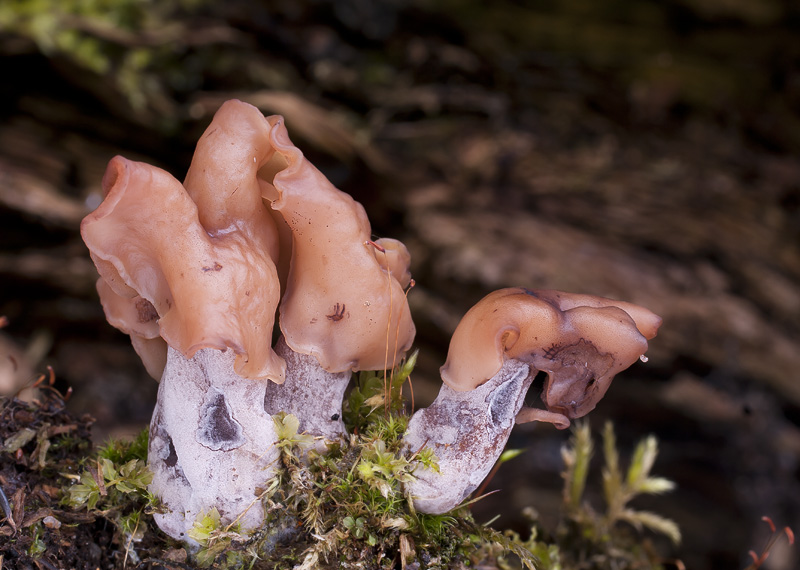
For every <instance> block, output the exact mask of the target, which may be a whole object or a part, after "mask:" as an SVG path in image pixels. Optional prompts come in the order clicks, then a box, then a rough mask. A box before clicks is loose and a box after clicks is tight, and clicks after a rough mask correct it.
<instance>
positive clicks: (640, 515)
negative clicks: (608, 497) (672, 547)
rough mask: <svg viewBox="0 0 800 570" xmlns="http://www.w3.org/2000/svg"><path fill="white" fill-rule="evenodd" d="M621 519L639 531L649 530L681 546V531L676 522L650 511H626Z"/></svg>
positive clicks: (621, 515)
mask: <svg viewBox="0 0 800 570" xmlns="http://www.w3.org/2000/svg"><path fill="white" fill-rule="evenodd" d="M620 519H621V520H624V521H627V522H629V523H631V524H632V525H633V526H635V527H636V528H638V529H641V527H643V526H644V527H646V528H649V529H650V530H652V531H654V532H658V533H661V534H663V535H666V536H667V537H669V539H670V540H672V542H673V543H674V544H676V545H677V544H680V542H681V531H680V528H679V527H678V525H677V524H676V523H675V521H672V520H670V519H668V518H665V517H662V516H661V515H657V514H655V513H651V512H649V511H632V510H628V509H626V510H624V511H622V513H621V514H620Z"/></svg>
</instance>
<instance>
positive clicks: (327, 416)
mask: <svg viewBox="0 0 800 570" xmlns="http://www.w3.org/2000/svg"><path fill="white" fill-rule="evenodd" d="M275 352H276V353H277V354H278V356H280V357H282V358H283V359H284V360H285V361H286V380H285V381H284V383H283V384H274V383H270V384H269V385H268V386H267V387H266V392H265V397H264V409H265V410H266V412H267V413H268V414H271V415H274V414H277V413H278V412H286V413H287V414H293V415H294V416H295V417H297V419H298V420H300V426H299V428H298V431H299V432H300V433H303V432H305V433H306V434H308V435H312V436H314V438H315V440H316V441H315V445H314V448H315V449H316V450H317V451H318V452H325V451H326V447H327V446H326V442H336V441H342V440H344V439H345V437H346V431H345V427H344V422H343V421H342V400H343V399H344V392H345V390H346V389H347V385H348V383H349V382H350V376H351V373H350V372H349V371H347V372H328V371H326V370H325V369H323V368H322V366H320V364H319V361H317V359H316V358H315V357H314V356H311V355H309V354H301V353H299V352H295V351H293V350H292V349H291V348H289V346H288V345H287V344H286V341H285V340H284V338H283V337H280V338H279V339H278V342H277V344H276V345H275Z"/></svg>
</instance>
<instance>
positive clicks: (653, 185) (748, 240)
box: [0, 0, 800, 570]
mask: <svg viewBox="0 0 800 570" xmlns="http://www.w3.org/2000/svg"><path fill="white" fill-rule="evenodd" d="M798 38H800V8H798V5H797V4H796V3H795V2H792V1H790V0H759V1H757V2H756V1H748V0H667V1H663V2H656V1H638V2H636V1H632V0H631V1H628V0H616V1H606V2H593V1H589V0H565V1H560V2H555V1H539V2H521V1H520V2H513V1H510V0H498V1H495V2H492V3H484V2H478V1H477V0H475V1H470V0H465V1H455V0H450V1H433V0H393V1H384V2H372V1H369V0H341V1H337V2H334V1H332V0H299V1H285V2H281V1H276V2H263V3H255V2H244V1H237V0H234V1H230V2H225V3H224V4H223V3H216V2H203V1H200V0H194V1H193V0H173V1H172V2H156V1H155V0H143V1H133V0H121V1H119V2H113V3H106V2H102V1H100V0H94V1H88V2H78V1H77V0H75V1H72V2H71V1H56V0H35V1H34V0H25V1H18V0H17V1H7V2H3V3H2V4H0V78H2V79H0V315H5V316H6V317H7V318H8V321H9V323H10V324H9V325H8V326H7V327H6V328H5V329H3V332H2V336H0V342H1V343H2V344H0V355H3V356H6V358H3V359H2V360H3V362H2V363H1V364H0V382H3V383H5V385H6V386H7V387H6V389H7V390H11V391H13V390H14V388H12V387H11V386H12V385H13V382H25V381H30V380H31V379H33V378H35V377H36V376H37V375H38V373H40V372H42V371H43V370H44V369H45V366H46V365H48V364H49V365H52V366H53V368H54V369H55V372H56V375H57V378H58V382H59V386H60V387H62V388H63V389H65V388H66V387H67V386H72V387H73V389H74V392H73V396H72V398H71V401H70V405H71V407H72V409H73V410H74V411H76V412H84V411H89V412H91V413H92V414H93V415H94V416H95V417H96V418H97V420H98V425H97V428H98V429H97V432H96V435H97V438H98V439H99V440H102V439H103V438H105V437H107V436H108V435H109V434H111V433H115V434H120V433H131V432H133V431H135V430H137V429H139V428H140V427H141V426H143V425H145V424H146V423H147V421H148V420H149V414H150V411H151V409H152V404H153V400H154V397H155V391H156V387H157V384H156V382H155V381H153V380H152V379H150V378H149V377H148V376H147V375H146V374H145V372H144V370H143V368H142V366H141V364H140V363H139V361H138V359H137V357H136V356H135V354H134V352H133V350H132V349H131V348H130V345H129V342H128V340H127V337H125V336H124V335H122V334H121V333H118V332H116V331H115V330H114V329H112V328H111V327H110V326H108V325H106V324H105V320H104V317H103V314H102V310H101V309H100V306H99V303H98V301H97V298H96V294H95V292H94V281H95V279H96V274H95V272H94V268H93V266H92V264H91V262H90V260H89V258H88V253H87V251H86V249H85V247H84V246H83V244H82V242H81V240H80V237H79V234H78V225H79V222H80V219H81V218H82V217H83V216H84V215H85V214H86V213H87V212H88V211H90V210H91V209H92V208H93V207H95V206H96V205H97V203H98V202H99V200H100V180H101V177H102V174H103V171H104V169H105V164H106V163H107V161H108V160H109V159H110V158H111V157H112V156H114V155H115V154H118V153H120V154H124V155H125V156H127V157H128V158H133V159H138V160H147V161H148V162H151V163H154V164H156V165H159V166H162V167H164V168H166V169H168V170H169V171H170V172H172V173H173V174H174V175H175V176H176V177H177V178H179V179H180V178H182V177H183V174H184V172H185V171H186V168H187V166H188V164H189V160H190V158H191V152H192V149H193V147H194V144H195V141H196V139H197V137H198V136H199V135H200V133H201V132H202V131H203V129H204V128H205V126H206V125H207V124H208V122H209V121H210V119H211V116H212V114H213V112H214V111H215V110H216V108H217V107H218V106H219V104H220V103H221V102H222V101H224V100H226V99H228V98H231V97H238V98H241V99H243V100H246V101H249V102H251V103H253V104H256V105H257V106H259V107H260V108H261V109H262V110H263V111H264V112H265V113H267V114H272V113H280V114H283V115H284V116H285V117H286V119H287V124H288V127H289V132H290V134H291V136H292V139H293V140H294V142H295V143H296V144H297V145H298V146H299V147H300V148H301V149H303V151H304V152H305V153H306V155H307V156H308V157H309V158H310V159H311V160H312V162H314V163H315V164H316V165H317V166H318V167H319V168H320V169H322V170H323V171H324V172H325V173H326V174H327V175H328V176H329V177H330V178H331V180H332V181H333V182H334V183H335V184H336V185H338V186H339V187H340V188H342V189H344V190H345V191H347V192H349V193H351V194H352V195H353V196H354V197H356V199H358V200H359V201H361V202H362V203H363V204H364V205H365V207H366V208H367V211H368V213H369V215H370V219H371V221H372V224H373V231H374V233H375V234H376V235H378V236H391V237H396V238H399V239H401V240H403V241H404V242H405V243H406V244H407V245H408V247H409V249H410V250H411V253H412V257H413V265H412V270H413V273H414V277H415V279H416V283H417V286H416V287H415V289H414V290H413V291H412V293H411V295H410V298H409V299H410V303H411V306H412V311H413V312H414V315H415V320H416V323H417V328H418V335H417V345H418V346H419V347H420V349H421V356H420V364H419V367H418V370H417V372H416V373H415V374H414V376H413V383H414V388H415V400H416V404H417V405H421V404H425V403H426V402H429V401H431V399H432V398H433V397H435V394H436V390H437V389H438V384H439V380H438V373H437V369H438V367H439V366H440V365H441V364H442V363H443V361H444V355H445V352H446V349H447V343H448V339H449V336H450V334H451V333H452V330H453V329H454V328H455V325H456V324H457V323H458V319H459V318H460V317H461V315H462V314H463V313H464V312H465V311H466V310H467V308H469V306H471V305H472V304H473V303H475V302H476V301H477V300H478V299H480V297H482V296H483V295H484V294H486V293H487V292H488V291H490V290H493V289H496V288H500V287H504V286H513V285H521V286H527V287H531V288H558V289H563V290H567V291H574V292H586V293H592V294H597V295H603V296H608V297H613V298H619V299H625V300H629V301H633V302H636V303H639V304H642V305H644V306H646V307H648V308H650V309H652V310H653V311H655V312H657V313H659V314H660V315H661V316H663V317H664V326H663V327H662V329H661V332H660V333H659V336H658V337H657V338H656V339H654V340H653V341H652V342H651V350H650V352H649V353H648V355H649V357H650V361H649V362H648V363H647V364H636V365H635V366H633V367H632V368H631V369H630V370H629V371H627V372H625V373H624V374H622V375H620V376H619V377H618V378H617V379H616V380H615V382H614V385H613V386H612V388H611V390H610V392H609V394H608V396H607V397H606V399H605V400H604V401H603V402H602V403H601V404H600V405H599V406H598V408H597V410H596V411H595V412H593V413H592V414H591V421H592V425H593V426H594V427H595V428H598V429H599V428H600V427H601V426H602V424H603V422H604V421H605V420H606V419H613V420H614V422H615V425H616V430H617V437H618V439H619V441H620V444H621V445H622V447H623V449H625V450H628V451H630V449H631V447H632V446H633V444H634V443H635V441H636V440H638V439H639V438H641V437H643V436H644V435H646V434H648V433H654V434H656V435H657V436H658V437H659V439H660V441H661V450H662V451H661V455H660V456H659V459H658V461H657V463H656V467H655V472H656V474H658V475H663V476H666V477H669V478H672V479H674V480H675V481H676V482H677V483H678V489H677V490H676V491H674V492H673V493H671V494H670V495H666V496H663V497H657V498H653V499H649V500H647V501H643V502H641V503H638V504H637V505H635V506H638V507H640V508H649V509H653V510H655V511H657V512H659V513H662V514H664V515H666V516H669V517H672V518H674V519H675V520H676V521H677V522H678V523H679V524H680V525H681V528H682V530H683V534H684V541H683V544H682V545H681V546H680V547H678V548H674V549H672V550H670V548H669V546H668V545H665V546H664V548H665V554H666V555H667V556H670V557H674V558H680V559H681V560H682V561H683V562H684V563H685V564H686V565H687V567H689V568H708V569H717V568H719V569H723V568H725V569H731V568H743V567H744V566H745V565H746V564H747V563H748V559H747V551H748V550H750V549H755V550H758V549H760V547H761V545H762V543H763V541H764V540H765V538H766V536H767V529H766V525H765V524H764V523H763V522H761V520H760V519H761V517H762V516H765V515H767V516H770V517H772V518H773V519H774V520H775V521H776V523H777V524H779V525H791V526H793V527H794V528H795V529H796V530H800V425H798V424H800V380H799V379H798V376H800V373H799V372H798V370H800V160H798V156H799V155H800V39H798ZM567 436H568V434H567V433H565V432H558V431H556V430H555V429H553V428H552V427H550V426H545V425H526V426H521V427H518V428H516V429H515V431H514V434H513V435H512V438H511V441H510V444H509V445H510V446H512V447H516V448H526V449H527V452H526V453H525V454H523V455H522V456H521V457H519V458H517V459H515V460H514V461H513V462H511V463H509V464H507V465H504V466H503V468H502V469H501V470H500V472H499V474H498V475H497V477H496V478H495V479H494V480H493V481H492V482H491V485H490V487H489V488H490V489H493V488H498V489H501V492H499V493H497V494H495V495H493V496H491V497H490V498H488V499H486V500H484V501H482V502H480V503H479V504H478V505H476V507H475V512H476V515H477V517H478V519H479V520H488V519H490V518H491V517H493V516H494V515H495V514H497V513H500V514H502V516H501V518H500V519H499V520H498V521H497V522H495V523H494V524H495V526H496V527H498V528H515V529H517V530H519V531H524V530H525V528H526V527H525V522H524V520H523V518H522V517H521V514H520V513H521V511H522V509H523V508H524V507H526V506H535V507H536V508H537V509H538V511H539V512H540V515H541V517H542V520H543V521H544V522H545V523H546V524H553V523H554V522H555V517H556V516H557V509H558V502H559V500H560V496H559V489H560V483H561V481H560V478H559V475H558V472H559V470H560V469H561V462H560V456H559V449H560V446H561V445H562V444H563V443H564V442H565V441H566V438H567ZM594 475H595V477H594V479H595V481H599V465H598V471H596V472H595V473H594ZM595 498H596V497H595ZM596 506H597V507H598V508H599V507H600V506H601V503H600V502H597V503H596ZM784 545H785V541H781V543H780V544H779V546H778V547H776V549H775V550H774V551H773V553H772V556H771V557H770V559H769V561H768V565H769V566H768V567H769V568H772V569H775V570H783V569H790V568H796V567H797V561H798V555H797V552H796V550H795V551H791V550H789V549H786V548H784V547H783V546H784Z"/></svg>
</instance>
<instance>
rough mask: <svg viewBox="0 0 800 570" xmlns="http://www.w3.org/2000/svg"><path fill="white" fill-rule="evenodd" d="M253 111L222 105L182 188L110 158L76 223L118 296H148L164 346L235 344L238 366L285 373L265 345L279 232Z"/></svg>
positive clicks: (268, 374)
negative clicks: (262, 184) (88, 208)
mask: <svg viewBox="0 0 800 570" xmlns="http://www.w3.org/2000/svg"><path fill="white" fill-rule="evenodd" d="M253 112H255V113H256V114H257V115H258V117H260V120H261V121H262V122H263V117H262V116H261V114H260V113H259V112H258V111H257V110H256V109H255V108H253V107H251V106H249V105H245V104H243V103H238V102H236V103H234V104H231V105H226V106H223V108H222V109H221V110H220V112H219V113H218V114H217V116H215V118H214V121H212V123H211V125H210V126H209V128H208V130H207V131H206V134H205V135H204V136H203V138H202V139H201V141H200V143H199V144H198V152H197V156H196V157H195V159H194V160H193V162H192V167H191V169H190V172H189V175H188V176H187V185H189V191H188V192H187V190H186V189H184V187H183V186H182V185H181V184H180V183H179V182H178V181H177V180H175V179H174V178H173V177H172V176H171V175H169V174H168V173H166V172H165V171H163V170H161V169H158V168H155V167H153V166H150V165H147V164H143V163H137V162H132V161H129V160H126V159H124V158H122V157H116V158H114V159H113V160H112V161H111V162H110V163H109V167H108V170H107V172H106V176H105V177H104V180H103V185H104V189H105V191H106V194H107V195H106V199H105V200H104V202H103V203H102V204H101V205H100V207H98V208H97V210H95V211H94V212H92V213H91V214H89V215H88V216H87V217H86V218H85V219H84V221H83V223H82V225H81V233H82V235H83V238H84V241H85V242H86V244H87V246H88V247H89V249H90V251H91V254H92V259H93V260H94V261H95V264H96V266H97V268H98V271H99V272H100V275H101V278H102V279H103V280H104V281H105V282H106V283H107V284H108V286H109V288H110V289H111V290H113V292H114V293H116V294H117V295H119V296H121V297H124V298H130V299H133V298H135V297H137V296H138V297H141V298H142V299H145V300H147V301H148V302H150V303H151V304H152V305H153V307H154V309H155V311H156V313H157V315H158V328H159V333H160V335H161V337H162V338H163V339H164V340H166V342H167V343H168V344H169V345H170V346H172V347H174V348H176V349H177V350H179V351H180V352H181V353H183V355H184V356H185V357H187V358H190V357H191V356H192V355H193V354H194V353H195V352H196V351H197V350H199V349H201V348H216V349H219V350H224V349H226V348H231V349H232V350H233V351H234V352H235V353H236V355H237V358H236V362H235V370H236V372H237V373H238V374H239V375H241V376H244V377H247V378H270V379H271V380H274V381H276V382H282V381H283V374H284V368H285V363H284V362H283V360H282V359H281V358H280V357H278V356H277V355H276V354H275V353H274V352H273V351H272V348H271V347H270V344H271V339H272V326H273V323H274V315H275V309H276V307H277V304H278V299H279V283H278V278H277V272H276V269H275V262H274V261H273V259H272V256H273V255H276V252H277V246H276V244H275V242H276V235H277V232H276V230H275V224H274V221H273V220H272V218H271V216H270V214H269V211H268V210H267V209H266V207H265V206H263V204H262V202H261V197H260V196H261V192H260V188H259V183H258V181H257V178H256V172H257V171H258V169H259V168H260V167H261V166H263V165H264V164H265V163H266V161H268V160H269V158H270V157H271V152H270V151H269V148H268V145H266V142H265V140H266V139H265V137H266V135H267V132H268V131H267V130H266V129H261V131H259V130H258V129H257V128H253V127H251V123H252V122H253V118H254V115H253ZM242 141H244V142H242ZM217 147H219V148H221V150H219V152H217V151H216V150H215V149H217ZM228 147H235V152H233V154H230V153H229V148H228ZM223 161H224V162H223ZM190 194H191V195H192V197H194V198H195V200H196V202H195V201H193V199H192V197H190ZM198 204H199V205H200V206H202V211H200V210H199V209H198ZM204 223H205V224H207V225H208V227H206V226H204V225H203V224H204ZM109 306H110V305H109ZM117 316H119V314H117ZM117 326H119V323H117ZM126 328H127V329H128V330H129V331H134V332H135V329H136V325H135V323H128V324H127V325H126ZM123 330H125V329H123ZM137 336H139V335H137Z"/></svg>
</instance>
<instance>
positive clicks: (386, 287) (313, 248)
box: [262, 116, 415, 372]
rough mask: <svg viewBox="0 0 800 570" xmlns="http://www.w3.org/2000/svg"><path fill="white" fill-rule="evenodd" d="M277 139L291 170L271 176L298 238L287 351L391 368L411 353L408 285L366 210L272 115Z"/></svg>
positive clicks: (285, 327)
mask: <svg viewBox="0 0 800 570" xmlns="http://www.w3.org/2000/svg"><path fill="white" fill-rule="evenodd" d="M267 120H268V121H269V122H270V124H271V125H272V130H271V131H270V140H271V144H272V146H273V147H274V148H275V150H276V151H277V152H278V153H279V154H280V155H281V156H282V157H283V159H284V161H285V162H286V167H285V168H283V169H281V170H277V171H275V172H274V175H273V176H272V178H271V179H268V178H267V179H264V178H263V177H264V173H263V172H262V196H263V197H264V198H265V199H266V200H269V201H271V205H272V208H273V209H274V210H276V211H277V212H279V213H280V215H281V216H282V218H283V220H284V221H285V223H286V225H287V226H288V228H289V230H290V231H291V234H292V248H291V263H290V266H289V272H288V277H287V282H286V291H285V293H284V296H283V299H282V301H281V305H280V327H281V331H282V332H283V334H284V338H285V340H286V343H287V344H288V346H289V347H290V348H291V349H292V350H294V351H296V352H300V353H302V354H311V355H313V356H315V357H316V358H317V360H318V361H319V363H320V365H321V366H322V367H323V368H324V369H325V370H327V371H329V372H343V371H346V370H375V369H381V368H384V367H387V366H388V367H391V366H392V365H393V364H394V362H395V361H396V360H398V359H399V358H401V357H402V355H403V354H404V353H405V352H406V351H407V350H408V349H409V348H410V346H411V343H412V341H413V338H414V333H415V328H414V323H413V322H412V320H411V314H410V311H409V308H408V302H407V300H406V297H405V294H404V291H403V288H402V286H401V284H400V283H399V282H398V280H397V278H395V277H394V276H393V275H392V274H390V272H389V271H387V270H386V268H385V267H384V266H382V265H381V263H379V262H378V260H377V259H376V256H375V253H374V251H373V250H374V246H373V245H372V244H371V243H369V240H370V233H371V232H370V225H369V220H368V219H367V215H366V212H365V211H364V208H363V207H362V206H361V204H359V203H358V202H356V201H355V200H353V198H352V197H351V196H349V195H348V194H346V193H344V192H342V191H340V190H338V189H336V188H335V187H334V186H333V185H332V184H331V183H330V182H329V181H328V179H327V178H325V176H324V175H323V174H322V173H321V172H319V171H318V170H317V169H316V168H314V166H313V165H312V164H311V163H310V162H308V161H307V160H306V159H305V158H304V157H303V154H302V153H301V152H300V150H299V149H298V148H297V147H295V146H294V145H293V144H292V142H291V140H290V139H289V136H288V133H287V132H286V127H285V126H284V123H283V120H282V118H281V117H277V116H275V117H269V118H268V119H267Z"/></svg>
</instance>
